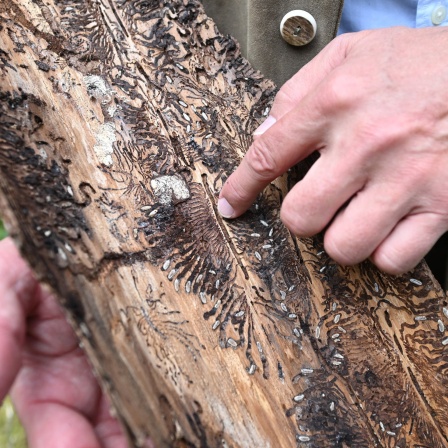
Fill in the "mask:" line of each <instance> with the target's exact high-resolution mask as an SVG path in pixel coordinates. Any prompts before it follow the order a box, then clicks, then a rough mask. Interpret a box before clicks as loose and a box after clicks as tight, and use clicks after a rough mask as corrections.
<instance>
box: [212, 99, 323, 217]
mask: <svg viewBox="0 0 448 448" xmlns="http://www.w3.org/2000/svg"><path fill="white" fill-rule="evenodd" d="M306 109H307V108H303V107H299V108H296V109H294V110H291V111H290V112H288V113H287V114H285V115H283V116H282V117H281V119H280V120H278V121H276V120H275V118H274V117H268V118H267V119H266V121H265V122H264V123H263V124H262V125H261V126H260V128H258V129H257V130H256V131H255V133H254V137H255V138H254V142H253V144H252V146H251V147H250V148H249V150H248V151H247V153H246V155H245V156H244V158H243V160H242V162H241V164H240V166H239V167H238V168H237V169H236V171H235V172H234V173H233V174H232V175H231V176H230V177H229V178H228V179H227V182H226V183H225V184H224V187H223V188H222V190H221V194H220V196H219V201H218V210H219V212H220V214H221V215H222V216H223V217H225V218H236V217H238V216H240V215H241V214H243V213H244V212H245V211H246V210H247V209H248V208H249V207H250V206H251V204H252V203H253V202H254V201H255V199H256V197H257V195H258V194H259V193H260V192H261V191H262V190H263V189H264V188H265V187H266V186H267V185H269V183H270V182H272V181H273V180H274V179H276V178H277V177H278V176H280V175H282V174H283V173H284V172H285V171H287V170H288V169H289V168H290V167H291V166H293V165H294V164H296V163H298V162H299V161H300V160H302V159H304V158H305V157H306V156H307V155H309V154H310V153H311V152H312V151H313V150H314V149H316V148H318V147H319V146H322V145H321V144H320V136H319V134H320V133H319V132H316V130H317V129H318V128H320V125H319V124H318V121H320V120H318V118H317V117H315V116H314V117H310V116H309V114H307V113H306V112H304V110H306ZM307 115H308V116H307ZM313 115H314V114H313ZM304 123H313V125H311V126H309V127H308V129H306V125H305V124H304ZM316 136H318V137H317V138H316Z"/></svg>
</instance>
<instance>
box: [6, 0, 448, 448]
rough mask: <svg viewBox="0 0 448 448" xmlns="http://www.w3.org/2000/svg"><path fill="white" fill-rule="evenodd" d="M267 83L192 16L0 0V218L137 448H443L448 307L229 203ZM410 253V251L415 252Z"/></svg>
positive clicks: (158, 0)
mask: <svg viewBox="0 0 448 448" xmlns="http://www.w3.org/2000/svg"><path fill="white" fill-rule="evenodd" d="M274 94H275V86H274V85H273V84H272V83H271V82H270V81H268V80H264V79H263V77H262V75H261V74H259V73H257V72H256V71H254V70H253V69H252V68H251V67H250V66H249V64H248V63H247V62H246V61H245V60H244V59H243V58H242V57H241V55H240V51H239V47H238V45H237V44H236V43H235V42H234V41H233V40H232V38H230V36H222V35H220V34H219V32H218V31H217V30H216V28H215V26H214V23H213V21H212V20H211V19H210V18H208V17H207V16H205V14H204V12H203V9H202V6H201V4H200V3H199V2H198V1H195V0H115V1H114V0H45V1H44V0H2V2H1V3H0V189H1V191H2V195H1V214H2V215H3V217H4V218H5V219H6V221H7V223H8V226H9V229H10V231H11V233H12V235H13V237H14V238H15V240H16V242H17V244H18V245H19V247H20V249H21V251H22V253H23V255H24V256H25V257H26V258H27V259H28V261H29V262H30V264H31V265H32V267H33V268H34V270H35V271H36V273H37V275H38V276H39V278H40V279H42V281H44V282H46V283H48V284H49V285H51V287H52V288H53V289H54V290H55V291H56V292H57V293H58V295H59V297H60V300H61V303H62V305H63V306H64V308H65V309H66V310H67V313H68V316H69V319H70V321H71V322H72V324H73V325H74V327H75V329H76V331H77V333H78V335H79V337H80V338H81V340H82V343H83V346H84V347H85V350H86V352H87V354H88V355H89V357H90V359H91V362H92V364H93V366H94V368H95V370H96V372H97V374H98V376H99V379H100V381H101V383H102V385H103V387H104V388H105V389H106V390H107V391H108V392H109V394H110V396H111V398H112V401H113V403H114V405H115V409H116V412H117V413H118V415H119V417H120V419H121V420H122V422H123V424H124V426H125V428H126V429H127V432H128V434H129V437H130V438H131V440H132V444H133V445H134V446H140V445H141V444H142V441H143V440H144V439H145V438H146V436H147V435H150V436H151V437H152V439H153V441H154V443H155V445H156V446H157V447H248V448H249V447H251V448H252V447H257V448H261V447H273V448H274V447H296V446H298V447H302V446H303V447H319V448H320V447H358V448H360V447H367V448H370V447H428V448H441V447H446V446H448V442H447V436H448V414H447V412H446V410H447V408H448V400H447V394H446V391H447V386H448V376H447V375H448V372H447V365H448V364H447V362H448V356H447V350H448V334H447V333H446V330H445V326H446V325H448V307H447V301H446V297H445V295H444V293H443V291H442V290H441V288H440V287H439V285H438V284H436V283H435V282H434V279H433V277H432V275H431V273H430V272H429V270H428V269H427V267H426V265H424V264H421V265H420V266H419V267H418V268H417V269H415V270H414V271H413V272H410V273H407V274H405V275H403V276H401V277H389V276H387V275H385V274H383V273H381V272H379V271H377V270H376V269H375V268H374V267H373V266H372V265H371V264H370V263H369V262H365V263H363V264H361V265H360V266H357V267H341V266H338V265H336V264H335V263H334V262H333V261H332V260H331V259H329V257H328V256H327V255H326V253H325V251H324V250H323V247H322V242H321V238H320V237H316V238H309V239H296V238H294V237H293V236H292V235H291V234H290V233H289V232H288V231H287V230H286V229H285V228H284V227H283V225H282V224H281V222H280V221H279V218H278V211H279V206H280V203H281V200H282V198H283V197H284V195H285V194H286V192H287V190H288V189H289V188H290V187H291V186H292V185H293V184H294V183H295V182H297V181H298V180H299V179H300V177H301V176H302V175H303V173H304V172H305V171H306V168H307V166H308V165H309V163H311V161H308V162H306V163H302V164H301V165H300V166H298V167H296V168H294V169H293V170H291V171H290V172H289V173H288V175H287V176H286V177H284V178H282V179H281V180H278V181H276V182H275V184H273V185H271V186H270V187H269V188H267V189H266V191H265V192H264V193H263V194H262V195H260V197H259V199H258V201H257V203H256V204H254V206H253V207H252V208H251V209H250V210H249V211H248V212H247V213H246V214H245V215H244V216H243V217H242V218H240V219H237V220H235V221H226V220H223V219H222V218H220V216H219V215H218V214H217V211H216V203H217V195H218V192H219V190H220V188H221V186H222V185H223V182H224V181H225V179H226V178H227V176H228V175H229V174H230V173H231V172H232V171H233V170H234V169H235V167H236V166H237V165H238V163H239V161H240V160H241V157H242V156H243V154H244V152H245V151H246V150H247V148H248V147H249V145H250V142H251V134H252V132H253V130H254V129H255V128H256V127H257V126H258V125H259V124H260V123H261V122H262V121H263V119H264V118H265V117H266V116H267V115H268V113H269V107H270V104H271V102H272V99H273V96H274ZM410 244H411V243H410Z"/></svg>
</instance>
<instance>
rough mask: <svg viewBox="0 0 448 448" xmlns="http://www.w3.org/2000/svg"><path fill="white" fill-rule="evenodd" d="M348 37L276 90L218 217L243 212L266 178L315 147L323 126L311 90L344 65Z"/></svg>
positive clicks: (228, 185)
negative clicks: (266, 114)
mask: <svg viewBox="0 0 448 448" xmlns="http://www.w3.org/2000/svg"><path fill="white" fill-rule="evenodd" d="M358 34H359V33H358ZM353 39H356V35H347V36H340V37H339V38H337V39H335V40H334V41H333V42H331V43H330V44H329V45H328V46H327V47H325V48H324V49H323V50H322V52H321V53H319V54H318V55H317V56H316V57H315V58H314V59H313V60H312V61H310V62H309V63H308V64H307V65H305V66H304V67H303V68H302V69H301V70H300V71H299V72H298V73H297V74H296V75H294V76H293V77H292V78H291V79H290V80H289V81H287V82H286V83H285V84H284V86H283V87H282V88H281V89H280V91H279V92H278V94H277V96H276V98H275V100H274V104H273V106H272V109H271V114H270V116H269V117H268V118H267V119H266V120H265V122H264V123H263V124H262V125H261V126H260V127H259V128H258V129H257V130H256V131H255V132H254V142H253V144H252V145H251V147H250V148H249V150H248V151H247V153H246V155H245V157H244V159H243V160H242V162H241V164H240V166H239V167H238V168H237V169H236V171H235V172H234V173H233V174H232V175H231V176H230V177H229V178H228V179H227V182H226V183H225V184H224V186H223V188H222V190H221V194H220V196H219V201H218V210H219V212H220V214H221V215H222V216H223V217H225V218H236V217H237V216H240V215H241V214H243V213H244V212H245V211H246V210H247V209H248V208H249V207H250V205H251V204H252V203H253V202H254V200H255V199H256V197H257V195H258V194H259V193H260V192H261V191H262V190H263V189H264V188H265V187H266V186H267V185H268V184H269V183H270V182H272V181H273V180H274V179H275V178H277V177H278V176H280V175H282V174H283V173H284V172H285V171H286V170H288V168H290V167H291V166H293V165H294V164H296V163H298V162H299V161H300V160H302V159H303V158H305V157H306V156H307V155H308V154H310V153H311V152H312V151H314V150H315V149H317V148H319V139H321V130H322V126H319V125H318V123H319V122H320V121H321V120H320V118H321V117H320V115H319V107H318V106H317V105H316V96H318V95H313V93H315V92H318V91H319V85H320V84H321V83H323V82H324V80H325V78H326V77H327V76H328V75H329V74H330V73H331V72H332V71H333V70H334V69H335V68H336V67H338V66H340V65H341V64H342V63H343V61H344V60H345V58H346V55H347V51H348V47H349V46H350V45H351V42H352V40H353ZM268 130H269V131H268ZM267 131H268V132H267Z"/></svg>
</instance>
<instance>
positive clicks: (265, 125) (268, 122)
mask: <svg viewBox="0 0 448 448" xmlns="http://www.w3.org/2000/svg"><path fill="white" fill-rule="evenodd" d="M276 122H277V120H276V119H275V118H274V117H272V116H271V115H269V117H268V118H266V120H264V121H263V123H262V124H261V126H259V127H258V128H257V129H255V132H254V135H261V134H264V133H265V132H266V131H267V130H268V129H269V128H270V127H271V126H272V125H274V124H275V123H276Z"/></svg>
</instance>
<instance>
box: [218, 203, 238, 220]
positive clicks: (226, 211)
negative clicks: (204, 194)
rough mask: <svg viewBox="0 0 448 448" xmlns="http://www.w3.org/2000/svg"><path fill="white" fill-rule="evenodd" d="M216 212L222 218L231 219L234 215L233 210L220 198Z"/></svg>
mask: <svg viewBox="0 0 448 448" xmlns="http://www.w3.org/2000/svg"><path fill="white" fill-rule="evenodd" d="M218 212H219V214H220V215H221V216H223V217H224V218H231V217H232V216H233V214H234V213H235V210H234V209H233V207H232V206H231V205H230V204H229V203H228V202H227V200H226V199H225V198H221V199H219V200H218Z"/></svg>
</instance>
